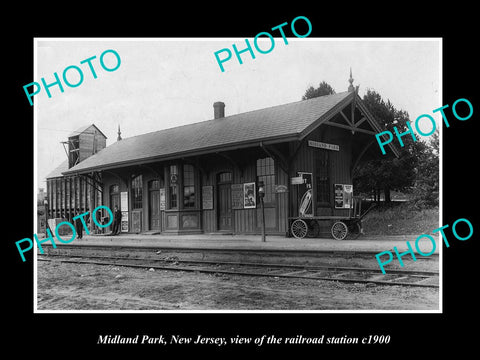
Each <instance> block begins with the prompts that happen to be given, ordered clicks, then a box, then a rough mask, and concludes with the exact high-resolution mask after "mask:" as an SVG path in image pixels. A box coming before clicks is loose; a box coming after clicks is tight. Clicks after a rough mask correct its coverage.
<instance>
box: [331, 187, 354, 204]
mask: <svg viewBox="0 0 480 360" xmlns="http://www.w3.org/2000/svg"><path fill="white" fill-rule="evenodd" d="M352 196H353V185H348V184H335V209H350V208H351V207H352Z"/></svg>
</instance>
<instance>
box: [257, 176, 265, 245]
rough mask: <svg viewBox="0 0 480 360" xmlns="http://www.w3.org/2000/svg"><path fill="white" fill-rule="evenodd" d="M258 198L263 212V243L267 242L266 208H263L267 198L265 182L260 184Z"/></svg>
mask: <svg viewBox="0 0 480 360" xmlns="http://www.w3.org/2000/svg"><path fill="white" fill-rule="evenodd" d="M258 196H259V198H260V208H261V211H262V242H265V208H264V206H263V198H264V196H265V187H264V183H263V181H261V180H260V181H259V182H258Z"/></svg>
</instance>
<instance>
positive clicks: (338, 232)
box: [332, 221, 348, 240]
mask: <svg viewBox="0 0 480 360" xmlns="http://www.w3.org/2000/svg"><path fill="white" fill-rule="evenodd" d="M347 234H348V228H347V225H346V224H345V223H344V222H342V221H337V222H336V223H335V224H333V226H332V236H333V238H334V239H335V240H343V239H345V238H346V237H347Z"/></svg>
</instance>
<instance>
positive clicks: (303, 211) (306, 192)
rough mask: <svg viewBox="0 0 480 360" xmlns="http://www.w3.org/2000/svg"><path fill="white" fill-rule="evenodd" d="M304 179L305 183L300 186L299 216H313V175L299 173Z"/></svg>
mask: <svg viewBox="0 0 480 360" xmlns="http://www.w3.org/2000/svg"><path fill="white" fill-rule="evenodd" d="M298 176H299V177H302V178H303V183H302V184H300V185H298V199H299V204H298V214H299V215H300V216H302V217H311V216H313V206H312V173H307V172H298Z"/></svg>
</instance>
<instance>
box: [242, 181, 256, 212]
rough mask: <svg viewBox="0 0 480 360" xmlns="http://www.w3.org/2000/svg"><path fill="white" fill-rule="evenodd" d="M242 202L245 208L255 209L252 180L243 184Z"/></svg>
mask: <svg viewBox="0 0 480 360" xmlns="http://www.w3.org/2000/svg"><path fill="white" fill-rule="evenodd" d="M243 204H244V205H243V207H244V208H245V209H255V208H256V207H257V198H256V195H255V183H254V182H251V183H245V184H243Z"/></svg>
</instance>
